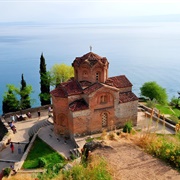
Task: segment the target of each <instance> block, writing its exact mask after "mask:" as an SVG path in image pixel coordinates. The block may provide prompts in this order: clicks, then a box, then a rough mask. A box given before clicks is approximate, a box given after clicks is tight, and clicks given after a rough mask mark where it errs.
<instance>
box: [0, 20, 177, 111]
mask: <svg viewBox="0 0 180 180" xmlns="http://www.w3.org/2000/svg"><path fill="white" fill-rule="evenodd" d="M90 45H91V46H92V51H93V52H94V53H96V54H98V55H100V56H105V57H106V58H107V59H108V61H109V63H110V66H109V76H116V75H122V74H125V75H126V76H127V77H128V78H129V80H130V81H131V82H132V84H133V91H134V93H135V94H136V95H137V96H139V95H140V90H139V88H140V87H141V86H142V84H143V83H144V82H147V81H156V82H157V83H158V84H160V85H161V86H162V87H164V88H166V90H167V93H168V96H169V99H171V98H172V97H173V96H177V91H180V23H141V24H135V23H131V24H62V25H57V24H56V25H52V24H51V25H38V24H36V25H34V24H1V23H0V64H1V71H0V113H1V114H2V99H3V94H4V92H5V91H6V90H7V88H6V84H14V85H16V86H20V81H21V74H22V73H23V74H24V78H25V80H26V83H27V84H29V85H32V86H33V91H34V93H33V94H32V95H31V96H32V98H33V99H35V103H34V104H33V105H32V106H33V107H36V106H39V105H40V102H39V98H38V94H39V93H40V85H39V82H40V78H39V63H40V55H41V53H42V52H43V54H44V57H45V59H46V64H47V70H49V69H50V68H51V67H52V66H53V65H54V64H57V63H58V64H60V63H66V64H68V65H71V63H72V62H73V60H74V59H75V57H79V56H82V55H84V54H86V53H88V52H89V46H90Z"/></svg>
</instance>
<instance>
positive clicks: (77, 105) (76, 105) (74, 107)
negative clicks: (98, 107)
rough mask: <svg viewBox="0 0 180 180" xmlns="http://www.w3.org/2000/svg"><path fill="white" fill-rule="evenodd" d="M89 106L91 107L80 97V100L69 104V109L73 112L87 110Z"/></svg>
mask: <svg viewBox="0 0 180 180" xmlns="http://www.w3.org/2000/svg"><path fill="white" fill-rule="evenodd" d="M88 108H89V106H88V104H87V103H86V101H85V100H84V99H78V100H76V101H74V102H72V103H71V104H69V109H70V110H71V111H73V112H74V111H81V110H85V109H88Z"/></svg>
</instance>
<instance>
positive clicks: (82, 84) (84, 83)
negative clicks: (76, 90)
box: [79, 81, 92, 87]
mask: <svg viewBox="0 0 180 180" xmlns="http://www.w3.org/2000/svg"><path fill="white" fill-rule="evenodd" d="M79 83H80V85H81V87H84V86H90V85H91V84H92V83H91V82H89V81H80V82H79Z"/></svg>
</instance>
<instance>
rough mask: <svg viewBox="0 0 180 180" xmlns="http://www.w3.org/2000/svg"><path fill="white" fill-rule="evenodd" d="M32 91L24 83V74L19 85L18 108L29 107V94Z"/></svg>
mask: <svg viewBox="0 0 180 180" xmlns="http://www.w3.org/2000/svg"><path fill="white" fill-rule="evenodd" d="M31 92H32V87H31V86H27V85H26V81H25V80H24V76H23V74H22V76H21V87H20V91H19V94H20V97H21V98H20V108H21V109H27V108H31V99H30V97H29V94H30V93H31Z"/></svg>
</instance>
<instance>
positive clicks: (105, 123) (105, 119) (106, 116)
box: [102, 113, 108, 127]
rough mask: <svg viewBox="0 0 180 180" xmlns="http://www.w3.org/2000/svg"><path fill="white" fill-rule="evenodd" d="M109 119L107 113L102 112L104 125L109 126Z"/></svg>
mask: <svg viewBox="0 0 180 180" xmlns="http://www.w3.org/2000/svg"><path fill="white" fill-rule="evenodd" d="M107 119H108V115H107V113H102V127H106V126H107Z"/></svg>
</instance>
